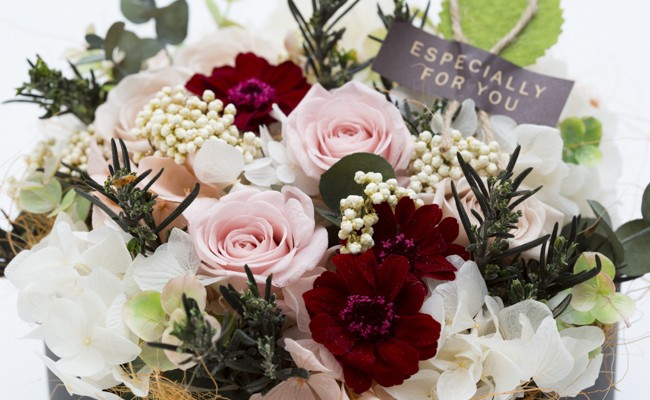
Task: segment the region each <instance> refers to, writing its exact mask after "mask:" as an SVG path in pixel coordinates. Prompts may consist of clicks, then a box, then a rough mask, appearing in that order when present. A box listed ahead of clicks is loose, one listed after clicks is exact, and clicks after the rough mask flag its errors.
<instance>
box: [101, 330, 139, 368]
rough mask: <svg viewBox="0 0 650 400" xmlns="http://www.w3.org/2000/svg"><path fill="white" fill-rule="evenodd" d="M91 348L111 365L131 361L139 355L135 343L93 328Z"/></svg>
mask: <svg viewBox="0 0 650 400" xmlns="http://www.w3.org/2000/svg"><path fill="white" fill-rule="evenodd" d="M91 346H92V347H93V349H95V350H96V351H97V352H98V354H100V356H101V357H102V359H103V360H104V361H105V362H107V363H108V364H111V365H119V364H124V363H127V362H129V361H133V360H135V358H136V357H137V356H138V354H140V347H138V346H137V345H136V344H135V343H133V342H131V341H130V340H128V339H126V338H124V337H122V336H120V335H118V334H116V333H114V332H111V331H110V330H108V329H106V328H95V330H94V331H93V337H92V343H91Z"/></svg>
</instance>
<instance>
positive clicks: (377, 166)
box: [319, 153, 395, 213]
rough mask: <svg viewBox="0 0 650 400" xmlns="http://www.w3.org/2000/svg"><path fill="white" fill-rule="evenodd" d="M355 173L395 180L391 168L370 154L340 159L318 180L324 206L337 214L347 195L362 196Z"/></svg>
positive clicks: (356, 154) (385, 162) (359, 154)
mask: <svg viewBox="0 0 650 400" xmlns="http://www.w3.org/2000/svg"><path fill="white" fill-rule="evenodd" d="M357 171H363V172H379V173H381V174H382V176H383V178H384V181H385V180H387V179H391V178H395V171H394V170H393V167H392V166H391V165H390V164H389V163H388V161H386V160H385V159H384V158H383V157H381V156H378V155H376V154H371V153H354V154H351V155H348V156H345V157H343V158H341V159H340V160H339V161H337V162H336V164H334V165H332V166H331V167H330V169H329V170H327V171H326V172H325V173H324V174H323V175H321V179H320V185H319V188H320V193H321V196H322V197H323V201H325V204H327V206H328V207H329V208H330V209H331V210H332V211H334V212H335V213H338V211H339V208H340V203H341V200H342V199H344V198H346V197H348V196H349V195H358V196H362V195H363V187H362V186H361V185H359V184H358V183H356V182H355V180H354V175H355V173H356V172H357Z"/></svg>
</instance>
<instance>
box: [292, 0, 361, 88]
mask: <svg viewBox="0 0 650 400" xmlns="http://www.w3.org/2000/svg"><path fill="white" fill-rule="evenodd" d="M359 1H360V0H351V1H350V0H313V1H312V8H313V10H312V11H313V12H312V15H311V17H310V18H309V20H307V19H305V17H304V16H303V15H302V13H301V12H300V10H299V9H298V7H297V6H296V3H295V1H294V0H288V2H289V9H290V10H291V14H292V15H293V17H294V19H295V20H296V22H297V23H298V27H299V28H300V32H301V34H302V36H303V40H304V42H303V50H304V52H305V55H306V56H307V64H306V66H305V71H307V73H308V74H309V73H313V74H314V76H315V77H316V79H317V80H318V82H319V83H320V84H321V85H322V86H323V87H324V88H326V89H332V88H336V87H339V86H342V85H343V84H345V83H346V82H348V81H350V80H351V79H352V76H353V75H354V74H356V73H357V72H359V71H361V70H362V69H364V68H366V67H367V66H368V65H370V62H371V61H370V60H368V61H366V62H363V63H358V62H357V57H356V52H354V51H353V50H352V51H345V50H342V49H340V48H339V46H338V44H339V41H340V40H341V38H342V37H343V34H344V33H345V28H340V29H336V28H335V25H336V23H337V22H338V21H339V20H340V19H341V18H343V16H345V14H347V13H348V12H349V11H350V10H351V9H352V8H353V7H354V6H355V5H356V4H357V3H358V2H359Z"/></svg>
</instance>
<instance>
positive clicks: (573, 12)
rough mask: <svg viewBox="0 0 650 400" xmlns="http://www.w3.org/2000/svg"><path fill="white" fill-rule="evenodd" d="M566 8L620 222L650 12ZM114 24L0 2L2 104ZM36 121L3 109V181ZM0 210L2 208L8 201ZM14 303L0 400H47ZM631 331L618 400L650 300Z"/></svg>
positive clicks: (47, 6) (1, 283) (207, 24)
mask: <svg viewBox="0 0 650 400" xmlns="http://www.w3.org/2000/svg"><path fill="white" fill-rule="evenodd" d="M362 1H363V2H366V1H368V2H370V1H373V0H362ZM162 3H164V2H162ZM189 3H190V9H191V27H190V39H192V38H193V39H197V38H198V37H200V36H201V35H200V34H202V33H205V32H209V31H210V30H211V29H212V27H213V25H212V22H211V19H210V17H209V16H208V13H207V10H206V8H205V7H204V2H203V1H202V0H189ZM283 3H284V0H242V2H241V4H239V5H236V6H235V7H234V8H233V12H234V13H235V14H236V15H238V16H241V15H246V12H248V14H247V18H249V19H251V18H252V19H258V20H261V19H263V18H264V17H265V16H266V15H268V13H269V10H270V8H271V7H274V6H277V5H282V4H283ZM418 3H419V2H418ZM434 3H435V1H434ZM563 6H564V8H565V14H564V15H565V19H566V22H565V25H564V32H563V34H562V36H561V37H560V42H559V44H558V45H556V46H555V47H554V49H553V54H554V55H555V56H556V57H560V58H562V59H564V60H565V61H566V63H567V65H568V69H569V72H570V76H571V78H573V79H577V80H579V81H580V82H581V83H583V84H587V85H589V88H590V90H591V92H592V95H593V97H594V98H595V99H598V101H599V102H600V103H601V104H602V106H603V107H604V108H606V109H608V110H609V111H611V112H614V113H616V114H617V115H618V118H619V125H618V128H617V129H616V133H617V134H616V137H614V138H613V139H612V140H613V141H614V143H615V144H616V145H617V146H618V147H619V148H620V151H621V153H622V155H623V157H622V159H623V160H624V164H623V166H622V174H621V176H620V178H619V179H618V180H617V181H615V182H610V186H609V188H610V190H616V193H617V199H618V202H617V204H615V205H613V206H612V207H615V211H616V212H617V213H618V214H619V216H620V217H621V218H622V220H628V219H631V218H635V217H637V216H638V215H639V212H638V210H639V198H640V196H641V194H642V192H643V189H644V187H645V185H646V184H647V183H648V182H649V181H650V162H649V160H650V157H649V156H650V117H648V112H649V111H650V71H649V70H648V66H650V52H649V51H648V44H647V43H648V41H649V40H650V23H649V22H648V15H650V3H649V2H646V1H644V0H619V1H611V0H568V1H563ZM436 9H437V7H436ZM253 13H254V14H253ZM370 17H371V16H369V18H370ZM372 17H373V18H374V16H372ZM118 19H120V13H119V0H101V1H100V0H20V1H16V0H0V55H1V59H2V64H0V65H1V66H0V101H2V100H6V99H10V98H11V97H12V96H13V94H14V89H15V88H16V87H17V86H19V85H20V83H21V82H23V81H24V80H26V79H27V64H26V62H25V60H26V59H27V58H30V59H34V56H35V54H37V53H38V54H40V55H41V56H42V57H43V58H44V59H45V60H47V61H48V62H50V63H51V64H54V65H56V66H59V67H61V66H63V65H64V64H63V60H62V57H61V55H62V53H63V51H64V50H65V49H68V48H71V47H80V46H81V45H82V44H83V35H84V32H85V29H86V27H87V26H88V24H90V23H93V24H94V25H95V27H96V28H97V32H98V33H100V34H102V35H103V33H105V32H106V30H107V29H108V27H109V26H110V24H111V23H112V22H114V21H116V20H118ZM262 33H263V32H262ZM39 113H40V111H39V110H37V109H36V107H34V106H30V105H21V104H8V105H0V178H4V177H6V176H8V175H9V174H10V173H11V171H13V172H14V173H15V172H16V171H18V170H20V162H19V160H20V155H21V154H24V153H25V152H27V151H28V150H29V148H30V146H31V145H33V143H34V142H35V141H36V140H37V138H38V121H37V118H36V117H37V116H38V115H40V114H39ZM0 204H1V205H2V207H3V208H4V209H6V208H7V202H6V200H2V203H0ZM648 287H650V280H649V279H647V278H645V279H644V278H642V279H639V280H637V281H636V282H635V283H634V284H633V285H632V286H631V287H630V286H626V287H624V290H625V291H627V292H628V293H630V294H631V295H632V296H634V297H635V298H636V297H641V296H643V294H647V293H646V291H647V289H648ZM15 302H16V292H15V290H14V289H13V288H12V286H11V284H9V283H8V282H7V281H6V280H5V279H0V317H1V318H2V319H1V322H0V323H1V326H2V328H0V399H33V400H41V399H47V398H49V392H48V389H47V382H46V375H45V367H44V366H43V365H42V364H41V362H40V360H39V359H38V358H37V357H36V355H35V354H34V352H35V351H42V344H41V343H39V342H36V341H33V340H30V339H19V338H20V337H21V336H24V335H25V334H27V333H28V332H29V330H30V327H29V326H28V325H26V324H24V323H23V322H21V321H20V320H19V319H18V317H17V316H16V313H15ZM646 314H648V315H646ZM633 322H634V323H633V325H632V327H630V328H626V329H623V330H622V331H621V334H620V337H619V344H620V346H621V347H620V348H619V359H618V365H617V381H618V383H617V385H616V386H617V388H618V390H619V392H618V393H617V398H618V399H622V400H637V399H645V398H648V391H647V389H646V387H647V384H648V382H647V379H648V376H649V375H648V373H649V372H650V368H649V367H648V363H647V362H648V361H650V358H649V357H648V355H649V354H650V338H646V336H648V333H650V294H647V295H646V296H645V298H643V299H641V300H640V301H639V311H638V313H637V314H636V315H635V317H634V318H633Z"/></svg>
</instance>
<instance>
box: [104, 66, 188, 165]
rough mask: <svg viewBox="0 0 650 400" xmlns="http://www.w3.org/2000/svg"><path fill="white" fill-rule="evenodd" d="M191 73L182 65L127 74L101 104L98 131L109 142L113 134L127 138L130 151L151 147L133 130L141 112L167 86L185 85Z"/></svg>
mask: <svg viewBox="0 0 650 400" xmlns="http://www.w3.org/2000/svg"><path fill="white" fill-rule="evenodd" d="M191 76H192V72H191V71H189V70H186V69H183V68H179V67H169V68H164V69H161V70H159V71H155V72H148V71H147V72H140V73H137V74H134V75H129V76H127V77H126V78H124V79H122V80H121V81H120V83H118V84H117V86H115V87H114V88H113V89H112V90H111V91H110V92H109V93H108V98H107V99H106V102H105V103H104V104H102V105H101V106H99V108H97V112H96V113H95V131H96V133H97V134H98V135H99V136H101V137H102V138H104V140H105V142H106V143H109V144H110V139H111V138H120V139H122V140H124V142H125V143H126V146H127V148H128V149H129V152H146V151H148V150H150V146H149V142H148V141H147V139H136V138H135V137H134V136H133V134H132V133H131V130H132V129H133V128H135V126H136V124H135V118H136V116H137V115H138V112H140V111H141V110H142V109H143V108H144V106H145V105H146V104H147V103H148V102H149V101H150V100H151V99H152V98H153V97H154V95H155V94H156V93H157V92H158V91H160V90H161V89H162V88H163V87H165V86H170V87H175V86H178V85H184V84H185V82H187V80H188V79H190V77H191Z"/></svg>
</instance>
